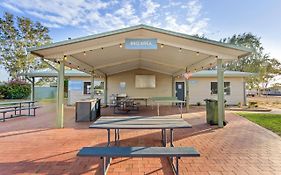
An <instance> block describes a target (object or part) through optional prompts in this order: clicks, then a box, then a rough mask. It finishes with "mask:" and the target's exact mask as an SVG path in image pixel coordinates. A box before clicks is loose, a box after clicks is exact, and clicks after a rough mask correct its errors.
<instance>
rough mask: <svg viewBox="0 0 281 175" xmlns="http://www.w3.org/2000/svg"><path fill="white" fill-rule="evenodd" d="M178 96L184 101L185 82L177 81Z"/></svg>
mask: <svg viewBox="0 0 281 175" xmlns="http://www.w3.org/2000/svg"><path fill="white" fill-rule="evenodd" d="M176 97H177V99H178V100H182V101H184V82H176Z"/></svg>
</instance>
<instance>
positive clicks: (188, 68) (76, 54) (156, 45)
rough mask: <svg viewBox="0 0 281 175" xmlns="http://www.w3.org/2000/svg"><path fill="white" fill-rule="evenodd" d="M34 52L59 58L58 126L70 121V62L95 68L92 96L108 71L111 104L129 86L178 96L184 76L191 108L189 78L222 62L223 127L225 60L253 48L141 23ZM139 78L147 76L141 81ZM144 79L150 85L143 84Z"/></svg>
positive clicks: (138, 92) (141, 93)
mask: <svg viewBox="0 0 281 175" xmlns="http://www.w3.org/2000/svg"><path fill="white" fill-rule="evenodd" d="M30 52H31V53H32V54H34V55H37V56H39V57H41V58H42V59H45V60H49V61H53V62H56V63H58V64H59V69H57V71H58V99H57V118H56V121H57V127H58V128H63V127H64V116H65V115H64V110H63V109H64V108H63V106H64V100H63V98H64V86H63V85H64V76H65V66H67V67H70V68H74V69H78V70H81V71H83V72H86V73H89V74H91V76H92V80H91V88H90V91H91V97H92V98H93V97H94V80H95V79H96V78H98V77H103V78H104V104H105V105H107V104H108V103H109V101H110V100H109V97H110V95H111V94H114V93H116V91H117V90H118V88H120V89H121V87H125V88H127V91H126V93H130V94H129V95H130V96H133V97H141V98H144V97H147V96H148V97H153V96H170V97H175V95H176V87H175V82H176V81H182V82H183V83H184V85H180V86H179V87H181V88H179V89H184V92H182V95H183V98H184V99H182V100H184V101H185V103H186V104H187V105H186V108H187V110H188V108H189V88H188V87H189V85H188V84H189V81H188V79H187V78H188V77H189V76H190V74H191V73H192V72H196V71H198V70H202V69H206V68H210V67H214V66H217V96H216V98H217V99H218V118H219V123H218V126H219V127H223V120H224V113H225V112H224V69H223V67H222V64H223V63H224V62H227V61H231V60H235V59H239V58H241V57H244V56H246V55H248V54H250V53H251V50H249V49H247V48H241V47H238V46H233V45H229V44H225V43H221V42H217V41H212V40H208V39H202V38H198V37H194V36H189V35H185V34H181V33H177V32H172V31H167V30H163V29H159V28H155V27H151V26H146V25H138V26H133V27H129V28H124V29H120V30H115V31H111V32H106V33H101V34H96V35H91V36H87V37H82V38H77V39H70V40H67V41H63V42H58V43H53V44H50V45H46V46H42V47H38V48H33V49H30ZM139 75H142V76H143V75H146V76H150V77H149V79H150V81H149V83H147V82H145V83H144V82H142V80H140V81H137V76H139ZM183 77H185V78H183ZM147 78H148V77H146V79H147ZM178 79H180V80H178ZM138 82H142V83H140V84H141V85H139V84H138ZM151 82H153V83H151ZM134 84H135V85H134ZM143 84H148V85H145V86H143ZM118 85H120V87H118ZM183 87H184V88H183ZM108 92H109V93H108Z"/></svg>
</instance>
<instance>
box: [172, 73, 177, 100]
mask: <svg viewBox="0 0 281 175" xmlns="http://www.w3.org/2000/svg"><path fill="white" fill-rule="evenodd" d="M175 96H176V94H175V77H174V76H172V97H175Z"/></svg>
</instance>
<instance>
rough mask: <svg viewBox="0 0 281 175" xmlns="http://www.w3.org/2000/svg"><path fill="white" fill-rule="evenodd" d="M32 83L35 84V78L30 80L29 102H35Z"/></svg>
mask: <svg viewBox="0 0 281 175" xmlns="http://www.w3.org/2000/svg"><path fill="white" fill-rule="evenodd" d="M34 83H35V78H34V77H32V80H31V96H30V98H31V99H30V100H31V101H35V91H34V90H35V88H34Z"/></svg>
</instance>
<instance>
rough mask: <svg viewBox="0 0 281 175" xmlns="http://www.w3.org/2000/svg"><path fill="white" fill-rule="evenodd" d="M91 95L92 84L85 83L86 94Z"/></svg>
mask: <svg viewBox="0 0 281 175" xmlns="http://www.w3.org/2000/svg"><path fill="white" fill-rule="evenodd" d="M90 93H91V82H84V94H90Z"/></svg>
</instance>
